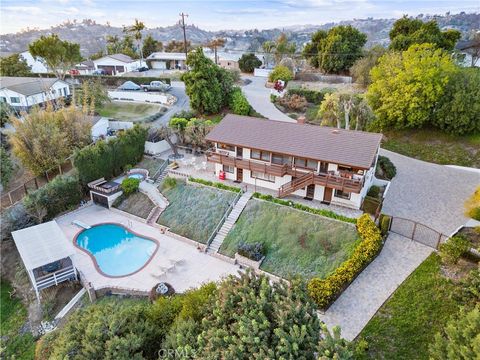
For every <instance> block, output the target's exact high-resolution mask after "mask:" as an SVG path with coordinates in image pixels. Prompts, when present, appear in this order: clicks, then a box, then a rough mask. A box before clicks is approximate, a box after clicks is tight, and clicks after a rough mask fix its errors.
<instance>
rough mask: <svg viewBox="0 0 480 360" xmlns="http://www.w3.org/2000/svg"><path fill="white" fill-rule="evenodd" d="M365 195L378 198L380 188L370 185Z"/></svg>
mask: <svg viewBox="0 0 480 360" xmlns="http://www.w3.org/2000/svg"><path fill="white" fill-rule="evenodd" d="M367 195H368V196H371V197H374V198H378V196H379V195H380V188H379V187H378V186H376V185H372V186H371V187H370V189H368V192H367Z"/></svg>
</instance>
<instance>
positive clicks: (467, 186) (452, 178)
mask: <svg viewBox="0 0 480 360" xmlns="http://www.w3.org/2000/svg"><path fill="white" fill-rule="evenodd" d="M380 154H381V155H384V156H387V157H388V158H390V160H391V161H392V162H393V163H394V164H395V166H396V168H397V175H396V176H395V177H394V178H393V180H392V183H391V184H390V189H389V191H388V193H387V196H386V198H385V201H384V205H383V209H382V212H384V213H385V214H389V215H394V216H398V217H403V218H407V219H411V220H415V221H418V222H420V223H422V224H425V225H427V226H430V227H432V228H433V229H435V230H437V231H440V232H442V233H443V234H445V235H451V234H452V233H453V232H454V231H455V230H457V229H458V228H459V227H460V226H462V225H463V224H465V223H466V222H467V220H468V219H467V218H466V217H465V215H464V213H463V212H464V207H463V205H464V202H465V200H466V199H467V198H469V197H470V196H471V195H472V194H473V193H474V191H475V188H476V187H477V186H479V185H480V170H478V169H477V170H475V169H472V170H471V171H469V170H463V169H458V168H451V167H448V166H444V165H437V164H432V163H428V162H424V161H420V160H416V159H412V158H409V157H407V156H403V155H400V154H397V153H394V152H391V151H388V150H384V149H381V151H380Z"/></svg>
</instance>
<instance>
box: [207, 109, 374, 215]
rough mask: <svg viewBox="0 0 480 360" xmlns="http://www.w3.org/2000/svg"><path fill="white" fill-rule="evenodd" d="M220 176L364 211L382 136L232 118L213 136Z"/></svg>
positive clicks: (212, 152) (211, 157) (210, 137)
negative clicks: (364, 202)
mask: <svg viewBox="0 0 480 360" xmlns="http://www.w3.org/2000/svg"><path fill="white" fill-rule="evenodd" d="M206 139H207V140H208V141H211V142H213V143H214V148H213V150H210V151H209V152H208V153H207V160H208V161H210V162H213V163H215V174H216V175H217V176H219V175H220V172H221V171H224V172H225V174H226V178H227V179H229V180H233V181H238V182H244V183H247V184H252V185H255V186H257V187H264V188H268V189H272V190H276V191H278V196H279V197H284V196H287V195H289V194H293V195H297V196H301V197H305V198H308V199H312V200H318V201H322V202H324V203H327V204H336V205H342V206H346V207H350V208H354V209H359V208H360V207H361V205H362V202H363V199H364V198H365V196H366V194H367V191H368V189H369V188H370V186H371V185H372V182H373V179H374V174H375V166H376V163H377V158H378V151H379V148H380V141H381V139H382V135H381V134H375V133H368V132H362V131H353V130H343V129H336V128H331V127H324V126H315V125H307V124H304V123H303V121H300V123H286V122H281V121H275V120H265V119H260V118H254V117H248V116H239V115H231V114H229V115H227V116H225V118H224V119H223V120H222V121H221V122H220V123H219V124H218V125H217V126H215V128H214V129H213V130H212V131H211V132H210V133H209V134H208V135H207V137H206Z"/></svg>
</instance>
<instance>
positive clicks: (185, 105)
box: [150, 81, 190, 127]
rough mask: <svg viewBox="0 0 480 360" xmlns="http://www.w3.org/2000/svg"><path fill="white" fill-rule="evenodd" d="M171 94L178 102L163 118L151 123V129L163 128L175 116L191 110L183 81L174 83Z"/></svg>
mask: <svg viewBox="0 0 480 360" xmlns="http://www.w3.org/2000/svg"><path fill="white" fill-rule="evenodd" d="M169 93H170V94H172V95H173V96H175V97H176V98H177V102H176V103H175V104H174V105H173V106H172V107H171V108H170V109H168V111H167V112H166V113H165V114H163V115H162V117H161V118H160V119H158V120H155V121H154V122H152V123H150V126H151V127H161V126H163V125H166V124H167V123H168V121H169V120H170V118H171V117H172V115H173V114H175V113H177V112H179V111H182V110H190V101H189V98H188V96H187V94H186V93H185V84H184V83H183V82H182V81H172V89H171V90H170V91H169Z"/></svg>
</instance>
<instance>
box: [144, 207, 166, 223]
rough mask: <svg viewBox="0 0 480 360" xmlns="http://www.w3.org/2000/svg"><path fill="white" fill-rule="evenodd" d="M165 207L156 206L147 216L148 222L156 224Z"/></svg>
mask: <svg viewBox="0 0 480 360" xmlns="http://www.w3.org/2000/svg"><path fill="white" fill-rule="evenodd" d="M163 210H164V209H163V208H161V207H160V206H155V207H154V208H153V209H152V211H150V214H148V216H147V224H154V223H156V222H157V220H158V218H159V217H160V214H161V213H162V212H163Z"/></svg>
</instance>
